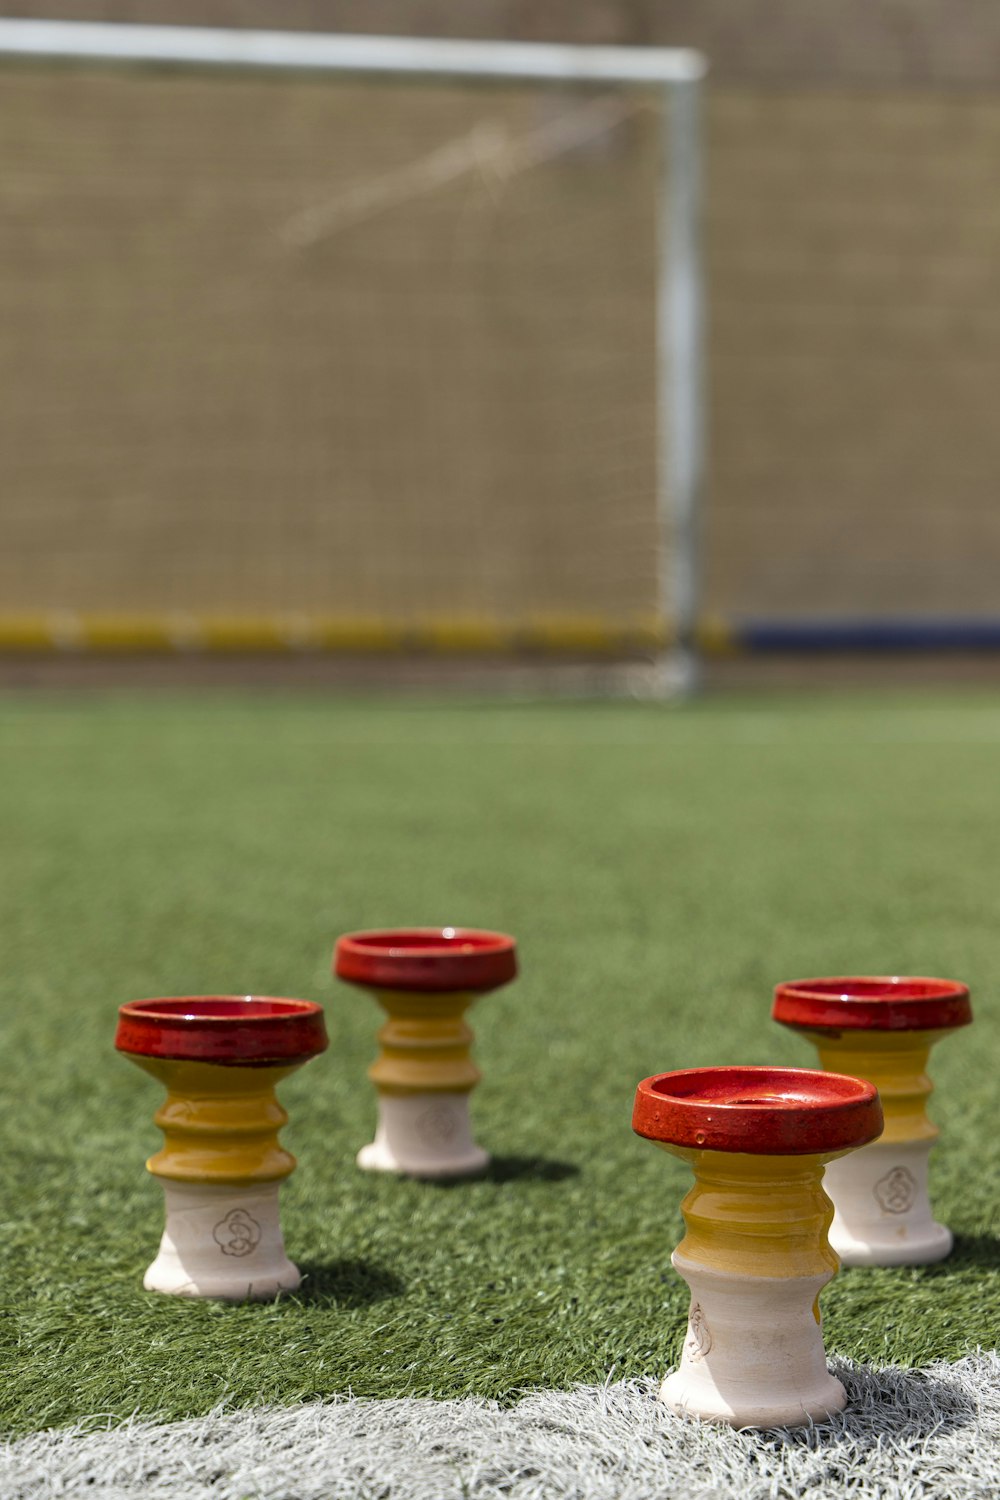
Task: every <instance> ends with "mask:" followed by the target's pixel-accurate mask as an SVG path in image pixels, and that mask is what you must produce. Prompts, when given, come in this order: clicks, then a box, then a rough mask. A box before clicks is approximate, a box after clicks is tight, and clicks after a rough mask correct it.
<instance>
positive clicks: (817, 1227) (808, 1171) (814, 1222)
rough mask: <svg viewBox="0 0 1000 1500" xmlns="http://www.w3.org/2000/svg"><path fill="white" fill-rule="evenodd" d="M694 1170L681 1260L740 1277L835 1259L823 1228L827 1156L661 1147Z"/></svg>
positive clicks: (829, 1216)
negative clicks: (824, 1179) (776, 1154)
mask: <svg viewBox="0 0 1000 1500" xmlns="http://www.w3.org/2000/svg"><path fill="white" fill-rule="evenodd" d="M663 1149H664V1150H665V1151H669V1152H670V1153H671V1154H672V1155H674V1156H680V1157H681V1158H682V1159H683V1160H684V1161H686V1162H687V1163H688V1164H689V1166H690V1167H691V1170H692V1171H693V1172H694V1175H695V1185H694V1187H693V1188H692V1189H691V1191H690V1192H689V1193H688V1195H687V1197H686V1198H685V1199H684V1202H683V1203H682V1204H681V1211H682V1213H683V1214H684V1223H685V1225H686V1227H687V1233H686V1234H685V1236H684V1238H683V1240H682V1241H681V1243H680V1244H679V1245H678V1247H677V1254H678V1256H679V1257H680V1258H681V1259H682V1260H688V1261H692V1262H694V1263H695V1264H697V1265H699V1266H704V1267H708V1268H710V1269H712V1270H716V1271H724V1272H728V1273H733V1274H738V1275H745V1276H773V1277H785V1276H789V1277H790V1276H826V1277H830V1276H832V1275H833V1274H834V1272H835V1271H836V1269H837V1267H838V1265H839V1264H840V1262H839V1260H838V1259H837V1256H836V1255H835V1254H834V1252H833V1251H832V1250H831V1248H830V1244H829V1241H828V1240H827V1231H828V1229H829V1227H830V1224H831V1223H832V1221H833V1204H832V1203H831V1201H830V1199H829V1198H828V1197H827V1195H826V1193H825V1192H824V1191H823V1165H824V1163H825V1162H827V1161H829V1160H830V1157H829V1156H744V1155H741V1154H740V1153H738V1152H730V1151H697V1150H693V1149H688V1148H686V1147H678V1146H670V1145H666V1144H664V1145H663Z"/></svg>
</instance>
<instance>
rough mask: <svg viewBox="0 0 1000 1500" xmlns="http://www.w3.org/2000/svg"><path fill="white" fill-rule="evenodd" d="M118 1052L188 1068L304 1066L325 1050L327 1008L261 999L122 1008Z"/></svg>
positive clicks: (215, 998) (208, 998)
mask: <svg viewBox="0 0 1000 1500" xmlns="http://www.w3.org/2000/svg"><path fill="white" fill-rule="evenodd" d="M115 1046H116V1048H117V1049H118V1051H119V1052H128V1053H131V1054H132V1056H134V1057H167V1058H174V1059H177V1060H178V1061H186V1062H207V1063H224V1064H229V1065H230V1066H234V1067H236V1066H239V1065H240V1064H243V1065H244V1066H246V1065H252V1064H254V1063H294V1062H306V1061H308V1059H309V1058H310V1057H315V1056H316V1055H317V1053H319V1052H325V1051H326V1047H327V1036H326V1025H325V1023H324V1020H323V1007H322V1006H321V1005H316V1004H315V1003H314V1002H313V1001H312V1000H274V999H272V998H271V997H269V996H268V997H264V996H258V995H186V996H181V997H178V998H176V999H169V1000H133V1001H131V1003H130V1004H128V1005H122V1006H119V1008H118V1030H117V1032H116V1033H115Z"/></svg>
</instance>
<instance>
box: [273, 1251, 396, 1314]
mask: <svg viewBox="0 0 1000 1500" xmlns="http://www.w3.org/2000/svg"><path fill="white" fill-rule="evenodd" d="M298 1266H299V1270H300V1271H301V1272H302V1285H301V1286H300V1287H299V1289H298V1291H297V1292H295V1293H294V1294H293V1296H294V1299H295V1301H297V1302H306V1303H310V1304H311V1305H314V1306H315V1305H317V1304H323V1303H332V1304H334V1305H335V1306H337V1307H368V1306H369V1305H370V1304H371V1303H372V1302H385V1301H386V1300H387V1299H388V1298H390V1297H401V1296H402V1295H403V1293H404V1292H405V1291H406V1283H405V1281H403V1280H402V1279H401V1278H400V1277H399V1276H397V1275H396V1273H395V1272H394V1271H389V1270H387V1269H386V1268H385V1266H379V1265H375V1264H374V1263H373V1262H372V1261H370V1260H333V1261H326V1262H321V1261H301V1260H300V1261H299V1262H298Z"/></svg>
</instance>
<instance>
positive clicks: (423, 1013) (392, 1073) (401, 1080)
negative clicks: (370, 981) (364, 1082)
mask: <svg viewBox="0 0 1000 1500" xmlns="http://www.w3.org/2000/svg"><path fill="white" fill-rule="evenodd" d="M375 993H376V997H377V999H378V1002H379V1004H380V1005H381V1006H382V1008H383V1009H384V1010H386V1011H388V1013H389V1019H388V1021H386V1023H385V1025H384V1026H383V1027H382V1028H381V1030H380V1031H379V1034H378V1040H379V1045H380V1048H381V1050H380V1052H379V1055H378V1057H377V1058H376V1060H375V1062H374V1063H373V1064H372V1066H371V1067H370V1068H369V1069H368V1076H369V1078H371V1080H372V1081H373V1083H375V1084H376V1085H377V1087H378V1088H379V1089H380V1090H381V1091H382V1092H383V1093H386V1094H420V1093H426V1092H431V1093H435V1092H442V1093H467V1092H468V1091H469V1090H470V1089H472V1088H474V1087H475V1085H476V1084H477V1083H478V1082H479V1079H480V1073H479V1069H478V1068H477V1067H476V1065H475V1063H474V1062H473V1061H472V1058H471V1057H470V1056H469V1047H470V1045H471V1043H472V1040H473V1033H472V1031H471V1029H470V1028H469V1027H468V1026H467V1025H466V1023H465V1021H464V1019H463V1017H464V1014H465V1012H466V1011H467V1010H468V1008H469V1006H470V1005H471V1004H472V1002H473V1000H474V999H475V996H474V995H470V994H467V993H460V992H449V993H444V994H442V993H435V994H421V993H415V992H413V991H409V990H377V991H376V992H375Z"/></svg>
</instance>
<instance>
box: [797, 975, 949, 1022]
mask: <svg viewBox="0 0 1000 1500" xmlns="http://www.w3.org/2000/svg"><path fill="white" fill-rule="evenodd" d="M771 1015H772V1018H773V1019H774V1020H775V1021H780V1022H781V1024H782V1025H783V1026H800V1027H804V1028H807V1029H809V1030H812V1031H827V1030H830V1031H852V1030H854V1031H950V1030H951V1029H953V1028H954V1027H956V1026H968V1024H969V1022H970V1021H971V1020H972V1004H971V1001H970V999H969V991H968V987H967V986H966V985H964V984H960V983H959V982H958V980H956V979H928V978H924V977H920V976H907V975H900V974H891V975H883V974H857V975H847V976H843V975H835V976H833V977H832V978H826V979H793V980H789V981H787V982H786V983H784V984H779V985H777V986H776V988H775V991H774V1006H773V1009H772V1011H771Z"/></svg>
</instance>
